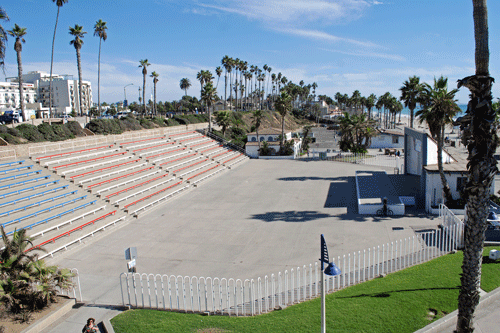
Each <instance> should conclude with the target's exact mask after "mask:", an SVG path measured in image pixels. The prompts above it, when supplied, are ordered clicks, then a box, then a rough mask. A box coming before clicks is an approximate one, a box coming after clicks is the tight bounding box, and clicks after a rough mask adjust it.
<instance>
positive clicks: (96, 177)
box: [75, 162, 147, 185]
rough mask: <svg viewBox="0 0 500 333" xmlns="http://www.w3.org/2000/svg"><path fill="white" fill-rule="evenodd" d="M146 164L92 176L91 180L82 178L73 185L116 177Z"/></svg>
mask: <svg viewBox="0 0 500 333" xmlns="http://www.w3.org/2000/svg"><path fill="white" fill-rule="evenodd" d="M146 164H147V163H146V162H144V163H139V164H136V165H131V166H128V167H126V168H124V169H118V170H114V171H111V172H108V173H105V174H101V175H97V176H93V177H91V178H84V179H82V180H79V181H76V182H75V183H77V184H79V185H82V184H84V183H87V182H92V181H94V180H96V179H102V178H103V177H109V176H112V175H116V174H119V173H122V172H125V171H130V170H132V169H135V168H140V167H143V166H145V165H146Z"/></svg>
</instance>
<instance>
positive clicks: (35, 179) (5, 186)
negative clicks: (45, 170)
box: [0, 175, 50, 190]
mask: <svg viewBox="0 0 500 333" xmlns="http://www.w3.org/2000/svg"><path fill="white" fill-rule="evenodd" d="M48 178H50V175H47V176H41V177H37V178H32V179H27V180H23V181H21V182H17V183H13V184H7V185H2V186H0V190H2V189H4V188H11V187H12V186H18V185H24V184H26V183H31V182H38V181H39V180H42V179H48Z"/></svg>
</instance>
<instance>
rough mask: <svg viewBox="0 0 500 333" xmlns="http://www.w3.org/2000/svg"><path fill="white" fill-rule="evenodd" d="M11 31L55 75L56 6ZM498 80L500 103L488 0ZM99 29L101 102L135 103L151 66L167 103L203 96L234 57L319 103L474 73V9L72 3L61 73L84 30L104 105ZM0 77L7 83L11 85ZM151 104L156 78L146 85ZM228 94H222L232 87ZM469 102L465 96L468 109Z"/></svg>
mask: <svg viewBox="0 0 500 333" xmlns="http://www.w3.org/2000/svg"><path fill="white" fill-rule="evenodd" d="M1 6H2V7H3V8H4V9H5V10H6V11H7V14H8V15H9V17H10V22H4V23H3V27H4V28H6V29H9V30H10V29H11V28H12V26H13V25H14V23H17V24H19V25H20V26H21V27H26V28H27V35H26V37H25V39H26V44H24V46H23V53H22V57H23V68H24V71H25V72H27V71H31V70H42V71H46V72H49V71H50V55H51V44H52V36H53V32H54V24H55V18H56V13H57V6H56V5H55V4H54V3H53V2H52V1H50V0H4V1H2V4H1ZM488 12H489V13H488V14H489V37H490V38H489V39H490V73H491V75H492V76H493V77H494V78H496V79H497V83H496V84H495V85H494V86H493V96H494V97H495V98H496V97H500V75H499V71H500V56H499V54H500V43H498V41H499V31H500V23H499V21H498V20H495V18H496V17H499V15H500V1H498V0H493V1H491V0H490V1H488ZM98 19H102V20H103V21H106V22H107V26H108V39H107V41H106V42H103V44H102V53H101V101H107V102H108V103H109V102H116V101H118V100H122V99H123V87H124V86H125V85H127V84H129V83H133V84H134V86H129V87H127V97H128V100H129V101H133V100H137V97H138V87H139V86H142V72H141V69H140V68H139V67H138V65H139V60H141V59H148V60H149V62H150V63H151V66H149V67H148V75H149V74H150V73H151V72H152V71H156V72H157V73H158V74H160V77H159V79H160V81H159V82H158V88H157V89H158V92H157V95H158V97H157V99H158V100H163V101H165V100H169V101H171V100H177V99H180V98H181V97H182V95H183V91H182V90H181V89H180V88H179V80H180V79H181V78H183V77H187V78H189V79H190V80H191V83H192V87H191V88H190V89H189V90H188V94H189V95H194V96H198V97H199V91H200V85H199V82H198V81H197V80H196V74H197V73H198V72H199V71H200V70H202V69H204V70H207V69H208V70H210V71H212V73H214V75H215V68H216V67H217V66H219V65H220V62H221V59H222V57H223V56H224V55H228V56H230V57H233V58H240V59H242V60H245V61H248V63H249V65H252V64H253V65H257V66H259V67H260V68H262V66H263V65H264V64H267V65H268V66H270V67H271V68H272V72H273V73H278V72H281V73H282V74H283V75H284V76H286V77H287V78H288V79H289V80H292V81H293V82H295V83H298V82H299V81H300V80H304V82H305V83H306V84H312V83H313V82H316V83H317V84H318V88H317V90H316V94H325V95H328V96H331V97H333V96H334V95H335V93H336V92H341V93H347V94H349V95H351V94H352V92H353V91H354V90H356V89H358V90H360V92H361V94H362V95H364V96H368V95H369V94H371V93H375V94H376V95H377V96H380V95H382V94H383V93H385V92H386V91H389V92H390V93H392V94H393V95H395V96H398V97H399V96H400V92H399V90H398V89H399V88H400V87H401V85H402V83H403V82H404V81H405V80H407V79H408V77H409V76H412V75H417V76H419V77H420V79H421V80H422V81H425V82H429V83H431V82H432V80H433V78H434V77H435V76H440V75H444V76H447V77H448V78H449V87H450V88H455V87H456V81H457V79H460V78H463V77H465V76H468V75H472V74H474V33H473V19H472V1H471V0H453V1H450V0H389V1H385V0H377V1H375V0H242V1H239V0H183V1H174V0H151V1H131V0H85V1H82V0H69V1H68V3H66V4H65V5H64V6H63V7H62V8H61V11H60V16H59V25H58V28H57V34H56V44H55V55H54V73H59V74H71V75H74V77H75V78H77V76H78V72H77V68H76V54H75V50H74V48H73V47H72V46H71V45H70V44H69V42H70V40H71V36H70V35H69V34H68V31H69V29H68V28H69V26H74V25H75V24H79V25H82V26H83V27H84V30H85V31H87V32H88V33H87V35H86V36H85V38H84V45H83V48H82V64H83V79H84V80H90V81H91V82H92V86H93V90H94V101H97V57H98V47H99V39H98V38H97V37H94V36H93V27H94V24H95V22H96V21H97V20H98ZM13 47H14V40H13V39H12V38H10V39H9V42H8V45H7V56H6V59H5V61H6V76H7V77H10V76H17V63H16V55H15V52H14V50H13ZM1 76H2V74H0V79H3V78H2V77H1ZM147 83H148V87H147V93H150V92H151V88H152V78H149V77H148V81H147ZM218 92H219V95H224V83H223V76H222V77H221V83H220V84H219V90H218ZM468 94H469V92H468V91H467V90H466V89H465V88H462V89H461V90H460V91H459V93H458V94H457V98H458V100H459V102H460V103H466V102H467V100H468Z"/></svg>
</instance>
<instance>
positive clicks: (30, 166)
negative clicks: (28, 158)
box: [0, 165, 33, 175]
mask: <svg viewBox="0 0 500 333" xmlns="http://www.w3.org/2000/svg"><path fill="white" fill-rule="evenodd" d="M32 168H33V165H25V166H22V167H17V168H14V169H8V170H0V173H3V174H4V175H5V174H7V172H10V171H20V170H23V169H32Z"/></svg>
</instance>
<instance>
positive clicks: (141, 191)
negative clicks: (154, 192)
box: [112, 177, 175, 205]
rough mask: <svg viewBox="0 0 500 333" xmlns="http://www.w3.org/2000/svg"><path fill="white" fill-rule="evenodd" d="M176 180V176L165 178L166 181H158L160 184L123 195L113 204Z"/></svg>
mask: <svg viewBox="0 0 500 333" xmlns="http://www.w3.org/2000/svg"><path fill="white" fill-rule="evenodd" d="M174 180H175V177H172V178H168V179H166V180H164V181H162V182H160V183H158V184H155V185H152V186H150V187H147V188H144V189H142V190H140V191H138V192H135V193H132V194H129V195H127V196H125V197H123V198H120V199H118V200H116V201H114V202H113V203H112V204H113V205H116V204H118V203H120V202H122V201H124V200H128V199H130V198H133V197H135V196H137V195H139V194H142V193H144V192H146V191H149V190H151V189H154V188H156V187H158V186H161V185H164V184H165V183H168V182H171V181H174Z"/></svg>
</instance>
